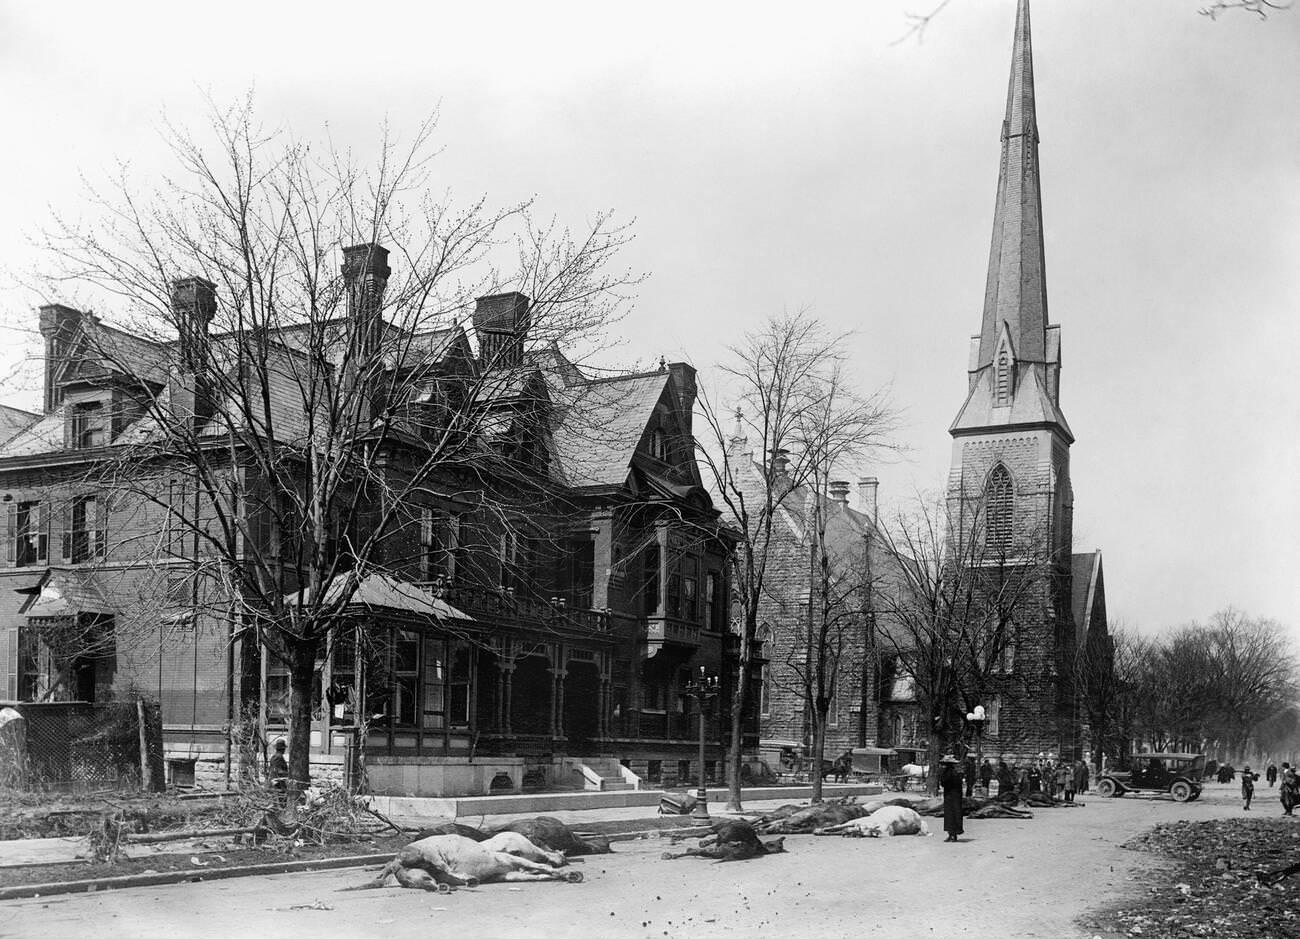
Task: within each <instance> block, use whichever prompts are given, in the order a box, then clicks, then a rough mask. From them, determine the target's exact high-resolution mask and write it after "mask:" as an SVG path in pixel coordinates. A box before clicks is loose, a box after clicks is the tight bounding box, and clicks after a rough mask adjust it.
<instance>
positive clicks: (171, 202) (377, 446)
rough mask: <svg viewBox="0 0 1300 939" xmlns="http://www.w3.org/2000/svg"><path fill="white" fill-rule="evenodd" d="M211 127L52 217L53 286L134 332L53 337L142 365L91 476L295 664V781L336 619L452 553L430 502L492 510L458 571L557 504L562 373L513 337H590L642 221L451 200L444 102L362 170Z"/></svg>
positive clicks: (323, 154) (585, 340) (241, 631)
mask: <svg viewBox="0 0 1300 939" xmlns="http://www.w3.org/2000/svg"><path fill="white" fill-rule="evenodd" d="M209 130H210V132H211V138H212V142H211V143H208V142H201V141H200V140H199V139H196V138H195V137H193V136H191V135H190V134H189V133H187V132H185V131H183V130H178V129H174V128H173V129H172V131H173V133H172V137H171V143H172V146H173V150H174V155H175V157H176V162H177V164H178V172H177V176H176V177H175V178H173V179H169V180H167V181H166V183H165V185H163V186H160V187H157V189H156V190H155V191H153V192H147V191H142V190H140V189H139V188H137V187H135V186H134V185H132V184H131V183H130V182H129V181H128V180H126V179H125V178H124V179H122V180H120V181H119V182H118V184H117V185H116V186H115V188H114V190H113V191H112V192H111V193H110V194H108V195H102V194H99V193H95V194H94V205H95V206H96V207H97V208H98V209H99V210H100V211H99V214H98V216H97V217H96V218H93V219H92V220H91V221H90V222H86V223H81V222H74V221H65V220H61V219H60V220H57V221H56V223H55V224H54V226H53V228H52V230H51V231H50V232H49V235H48V238H47V247H48V248H49V250H50V253H51V256H52V258H53V259H54V261H55V262H56V264H55V268H54V269H53V270H52V272H51V276H50V285H51V288H52V289H54V290H59V291H64V290H70V289H75V288H83V289H84V288H88V289H91V290H93V291H95V292H96V293H97V295H99V296H101V297H106V298H108V299H109V300H110V301H111V302H112V303H113V307H114V310H115V311H116V319H117V320H118V322H119V323H120V325H121V326H122V327H123V328H122V329H118V328H114V327H110V326H106V325H104V324H102V323H100V322H99V320H98V319H96V318H95V317H90V316H88V317H82V320H81V321H80V322H79V323H78V324H76V325H75V327H71V328H70V329H69V331H68V333H67V335H66V336H64V337H63V338H62V339H61V341H63V342H65V343H66V344H67V346H68V350H69V351H70V352H73V353H75V354H78V355H81V356H83V357H85V356H91V357H94V358H96V359H98V360H99V361H101V362H102V363H104V366H105V369H106V371H107V372H109V373H112V374H114V375H119V376H120V375H126V376H128V378H133V379H135V381H134V387H135V391H134V392H133V393H131V394H129V395H123V396H121V397H120V399H115V401H118V404H117V405H115V406H116V407H119V408H120V409H122V411H123V412H124V415H123V416H124V417H130V418H131V419H132V426H135V427H145V428H146V431H141V432H140V433H137V434H135V435H134V436H131V437H128V438H118V437H114V438H113V442H114V444H115V446H113V447H112V448H111V450H109V451H107V452H106V453H105V454H104V456H103V458H102V459H101V460H99V462H98V463H97V464H96V465H95V466H94V468H93V470H92V473H91V476H92V477H93V480H94V481H95V483H96V484H97V485H100V486H112V487H114V488H116V489H117V490H118V491H121V492H127V493H130V495H131V497H132V498H134V499H136V500H140V501H142V502H143V503H145V504H147V505H149V506H150V507H151V508H152V509H153V510H154V511H155V513H156V515H157V517H158V518H159V519H160V520H161V523H162V526H163V527H164V528H165V529H168V530H176V531H178V532H179V533H180V538H181V540H182V541H185V542H187V543H186V544H185V545H184V546H183V547H182V548H180V549H179V552H178V553H179V556H182V557H185V558H186V559H188V562H189V563H190V564H191V565H192V566H193V568H194V576H195V577H196V578H201V579H203V580H205V582H206V583H207V584H208V585H209V588H208V589H209V590H210V598H211V599H210V602H216V598H217V597H220V598H221V601H220V602H222V603H224V604H226V605H228V608H229V609H228V613H229V621H230V622H231V623H233V624H236V625H235V626H234V627H233V632H232V635H231V637H230V638H231V641H235V640H244V642H245V646H246V647H248V648H255V649H260V648H266V649H267V650H268V651H269V652H270V654H271V655H272V656H273V657H274V658H275V659H276V660H277V661H279V662H281V663H283V664H284V666H285V667H286V668H287V670H288V686H289V699H290V700H289V721H288V724H289V744H290V760H291V762H290V775H291V777H292V778H293V779H295V780H299V781H306V780H307V779H309V751H310V747H309V739H310V721H311V717H312V705H313V700H312V698H313V683H314V680H315V672H316V669H317V663H318V662H319V661H320V660H321V659H322V658H323V657H325V656H326V655H327V654H330V653H332V652H333V651H334V650H335V646H336V645H337V644H340V643H345V642H346V641H347V640H348V639H349V638H350V637H351V636H353V635H358V636H359V634H354V633H353V631H352V628H351V626H350V625H349V624H351V623H353V622H354V621H355V619H354V618H349V616H348V615H347V614H348V611H349V608H350V605H351V603H352V600H353V597H354V594H355V592H356V590H357V589H358V586H359V585H360V584H361V583H362V582H363V581H364V580H365V578H366V577H367V576H368V575H370V574H373V573H377V572H378V573H383V572H393V573H408V574H409V572H410V571H411V570H413V569H414V568H416V567H418V566H419V564H420V563H421V562H422V561H424V560H426V559H427V558H428V557H429V556H431V555H432V554H434V553H436V552H437V551H438V550H440V549H445V548H446V545H445V544H444V545H442V546H441V548H440V545H439V544H438V543H437V537H438V535H437V532H436V531H435V530H434V529H435V527H436V525H437V516H438V510H439V509H440V507H445V506H447V505H450V504H459V505H465V506H473V507H476V508H479V509H481V510H482V511H483V513H485V514H486V515H488V516H489V517H490V518H491V519H493V520H494V521H495V526H493V525H491V524H488V525H485V527H486V528H492V529H493V531H482V532H479V533H478V535H477V537H476V538H465V537H463V538H462V545H463V546H464V548H465V550H464V551H463V555H464V561H463V563H469V564H474V563H489V561H490V560H492V559H496V558H498V557H499V556H500V555H502V554H503V553H504V552H503V551H502V550H501V549H499V547H498V545H497V534H504V535H505V536H509V537H517V536H519V535H520V534H521V533H523V534H526V533H527V528H526V524H525V521H524V519H526V518H527V517H529V516H530V515H532V514H534V513H535V512H536V511H538V509H537V507H538V506H539V505H541V506H543V508H542V510H541V511H542V512H544V506H545V499H546V497H547V491H546V490H547V486H548V473H547V458H546V453H545V445H544V433H543V428H542V427H541V426H540V424H539V422H540V421H541V420H542V419H543V415H542V414H541V413H540V411H541V410H542V409H544V408H546V407H550V406H553V405H556V401H555V400H554V399H555V398H556V397H563V393H564V392H563V388H564V384H563V382H562V381H557V382H556V383H555V384H553V385H545V384H543V385H542V386H540V387H539V386H537V385H536V384H535V383H533V384H530V380H529V379H528V377H527V375H526V374H525V373H524V372H523V371H522V370H521V369H520V368H519V365H520V362H521V357H522V355H523V352H524V346H525V344H526V345H527V347H528V348H529V349H539V350H546V349H549V348H551V347H552V346H554V345H555V344H558V343H565V344H567V345H569V346H570V347H573V346H577V347H579V348H582V347H584V346H585V347H587V348H590V345H591V343H592V341H593V340H594V339H596V338H598V337H599V335H600V333H601V330H602V328H603V327H604V326H605V325H606V324H607V323H608V322H609V320H610V318H611V316H612V315H614V314H615V313H616V311H617V307H618V304H619V302H620V300H621V296H620V291H621V288H623V287H624V286H625V285H627V284H628V283H630V282H631V280H632V278H630V277H628V276H627V275H626V274H623V273H617V272H613V271H612V270H611V262H612V261H613V259H614V257H615V255H616V254H617V252H618V249H619V248H620V246H621V245H622V244H623V243H624V242H625V240H626V237H627V231H626V229H625V228H622V227H619V226H616V225H612V224H611V222H610V219H609V217H608V216H606V215H602V216H598V217H597V218H596V220H595V221H594V222H593V223H592V225H591V227H590V229H589V230H587V231H586V232H585V233H582V234H580V235H577V236H576V237H575V236H574V235H572V234H571V233H570V232H568V231H566V230H563V229H559V228H558V227H556V226H555V225H553V224H538V223H537V222H536V221H535V220H534V219H533V217H532V215H531V213H530V207H529V206H528V205H527V204H516V205H511V206H507V207H506V208H503V209H492V208H489V207H488V205H487V202H486V200H485V199H482V198H480V199H478V200H474V201H471V202H470V203H468V204H466V205H457V204H456V203H454V202H453V201H452V200H451V199H450V198H449V197H447V196H444V195H440V194H439V193H441V192H443V191H444V187H443V186H441V185H440V184H438V183H437V181H436V179H435V175H434V162H433V160H432V157H433V155H434V149H433V146H432V142H433V133H434V123H433V122H432V121H429V122H426V123H424V124H422V125H420V126H419V127H418V128H416V129H415V132H414V134H413V135H412V137H411V138H410V140H409V141H408V142H406V143H405V144H401V143H399V142H398V141H397V140H396V139H395V138H394V137H393V136H392V135H391V134H389V133H388V132H385V135H384V138H383V140H382V142H381V146H380V148H379V152H378V156H377V158H376V159H375V160H374V162H373V163H372V164H370V165H365V166H362V165H358V164H357V163H355V162H354V161H353V160H352V159H351V158H350V157H349V156H348V155H347V154H346V153H344V152H341V151H339V150H337V149H334V148H332V147H328V146H327V147H325V148H323V149H317V148H316V147H314V146H313V145H312V144H311V143H310V142H308V141H306V140H303V139H299V138H297V137H294V136H292V135H289V134H287V133H285V132H265V131H264V130H263V129H262V128H260V127H259V126H258V125H257V123H256V121H255V119H254V116H253V111H252V108H251V106H250V105H247V104H245V105H243V106H240V107H236V108H233V109H231V110H229V111H226V112H224V113H217V114H215V115H214V117H213V120H212V122H211V126H210V128H209ZM384 245H388V246H392V248H393V250H394V251H395V252H396V255H395V256H394V257H393V262H394V263H393V265H392V267H390V265H389V250H388V249H386V248H385V247H383V246H384ZM340 255H341V259H342V276H339V273H338V271H339V260H340ZM503 256H506V260H502V258H503ZM505 290H512V291H517V292H519V293H520V294H522V293H524V292H526V293H527V295H528V297H530V298H531V303H527V304H526V306H523V305H520V303H521V302H522V301H519V302H517V300H516V299H514V298H515V296H516V295H515V294H502V291H505ZM485 295H492V296H494V297H495V298H496V299H498V300H499V301H500V302H499V304H498V306H499V307H500V308H499V309H496V310H493V311H490V312H491V314H492V322H491V323H489V324H488V325H489V326H490V328H489V329H487V330H486V331H485V330H483V329H480V330H479V331H478V340H479V348H478V352H477V355H476V354H475V352H474V349H473V348H472V346H471V344H470V340H469V336H468V331H467V329H466V325H467V322H468V320H469V318H470V312H471V310H472V309H473V302H474V301H473V298H475V297H481V296H485ZM480 325H481V324H480ZM140 418H147V420H144V421H143V422H142V421H140V420H139V419H140ZM114 419H116V415H115V416H114ZM118 423H119V424H122V425H125V424H126V423H127V421H125V420H124V421H120V422H118ZM114 426H118V425H117V424H115V425H114ZM489 479H490V480H492V482H493V491H494V494H495V499H494V502H493V504H491V505H488V504H486V503H485V501H484V500H483V498H482V492H483V490H484V483H485V480H489ZM431 516H432V517H433V519H434V520H433V521H432V522H431V520H430V519H431ZM462 534H463V535H464V534H468V533H462ZM493 562H495V561H493ZM373 651H374V650H370V651H367V650H366V649H364V648H357V649H356V650H355V652H354V654H355V655H357V656H365V655H369V654H372V653H373ZM380 651H381V652H382V649H381V650H380ZM364 705H365V702H364V701H362V702H357V707H358V711H360V710H361V709H363V708H364Z"/></svg>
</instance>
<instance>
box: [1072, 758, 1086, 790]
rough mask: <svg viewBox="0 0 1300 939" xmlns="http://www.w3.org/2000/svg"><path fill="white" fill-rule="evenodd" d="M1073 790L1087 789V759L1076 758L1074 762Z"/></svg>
mask: <svg viewBox="0 0 1300 939" xmlns="http://www.w3.org/2000/svg"><path fill="white" fill-rule="evenodd" d="M1074 791H1075V792H1087V791H1088V761H1087V760H1077V761H1075V764H1074Z"/></svg>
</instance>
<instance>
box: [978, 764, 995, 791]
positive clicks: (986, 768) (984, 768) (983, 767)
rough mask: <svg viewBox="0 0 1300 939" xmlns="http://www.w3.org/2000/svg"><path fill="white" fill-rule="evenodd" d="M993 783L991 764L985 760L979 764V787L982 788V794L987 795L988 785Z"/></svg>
mask: <svg viewBox="0 0 1300 939" xmlns="http://www.w3.org/2000/svg"><path fill="white" fill-rule="evenodd" d="M992 781H993V764H992V763H990V762H989V761H988V760H985V761H984V762H983V763H981V764H980V785H981V786H983V787H984V794H985V795H988V794H989V783H991V782H992Z"/></svg>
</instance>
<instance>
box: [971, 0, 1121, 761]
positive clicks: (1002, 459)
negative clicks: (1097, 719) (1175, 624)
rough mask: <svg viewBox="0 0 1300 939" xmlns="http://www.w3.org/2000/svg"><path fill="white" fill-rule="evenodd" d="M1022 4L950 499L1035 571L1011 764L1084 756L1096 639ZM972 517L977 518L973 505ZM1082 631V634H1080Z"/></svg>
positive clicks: (1101, 593) (1012, 719)
mask: <svg viewBox="0 0 1300 939" xmlns="http://www.w3.org/2000/svg"><path fill="white" fill-rule="evenodd" d="M1038 142H1039V134H1038V121H1037V115H1036V101H1035V96H1034V66H1033V53H1032V49H1031V39H1030V21H1029V2H1028V0H1020V3H1019V5H1018V10H1017V17H1016V31H1015V41H1014V46H1013V51H1012V63H1011V80H1010V87H1009V89H1008V93H1007V109H1006V118H1005V120H1004V121H1003V124H1002V159H1001V165H1000V168H999V172H998V186H997V200H996V204H995V209H994V218H993V237H992V244H991V247H990V251H989V268H988V281H987V285H986V287H985V292H984V312H983V318H982V320H981V323H980V331H979V333H978V334H977V335H975V336H973V337H972V338H971V347H970V361H969V365H968V379H969V384H968V393H967V396H966V400H965V402H963V404H962V406H961V409H960V411H959V412H958V414H957V418H956V419H955V420H954V421H953V423H952V426H951V427H950V428H949V433H950V434H951V435H952V439H953V444H952V467H951V471H950V474H949V478H948V496H949V502H950V507H951V508H952V512H951V514H952V517H953V518H955V519H958V520H959V521H958V524H960V525H963V526H976V527H977V528H978V529H979V530H976V531H967V532H963V534H964V535H966V536H969V537H971V538H982V539H983V540H984V542H985V545H986V546H987V547H989V548H991V549H994V550H1000V551H1002V552H1003V553H1004V554H1005V553H1007V552H1010V553H1011V554H1013V555H1014V554H1016V553H1018V552H1023V553H1024V554H1025V555H1027V557H1026V561H1025V563H1027V564H1035V565H1040V566H1041V576H1038V577H1036V578H1035V579H1036V582H1037V587H1036V591H1035V595H1034V596H1033V597H1032V598H1031V599H1030V601H1029V602H1027V603H1025V604H1023V605H1022V606H1021V607H1020V609H1019V610H1018V611H1017V614H1016V622H1015V624H1014V640H1013V643H1012V647H1011V648H1010V649H1008V655H1007V656H1006V661H1007V664H1008V667H1007V668H1006V669H1004V673H1005V674H1004V675H1003V678H1002V680H1001V682H1000V685H1001V687H1000V693H999V694H997V695H995V696H994V697H993V698H992V700H990V701H989V702H987V703H986V708H987V709H988V712H989V719H988V723H987V725H986V726H985V728H984V731H985V746H984V750H985V753H986V754H987V753H993V754H996V753H998V752H1002V753H1004V754H1005V755H1006V756H1007V757H1009V758H1022V757H1031V756H1036V755H1037V754H1038V753H1043V752H1046V753H1056V754H1059V755H1060V756H1062V757H1066V756H1068V757H1077V756H1079V755H1081V754H1082V753H1086V752H1087V749H1088V739H1087V737H1088V731H1087V727H1086V712H1085V710H1084V708H1083V702H1082V701H1081V699H1080V697H1081V689H1079V688H1078V687H1077V683H1076V681H1075V679H1074V672H1075V667H1074V666H1075V661H1076V657H1077V655H1078V654H1079V652H1080V651H1081V650H1083V649H1084V648H1086V647H1087V643H1088V642H1089V641H1090V639H1091V641H1093V642H1097V641H1098V640H1099V639H1102V640H1104V637H1105V635H1106V597H1105V585H1104V581H1103V578H1102V568H1101V552H1099V551H1095V552H1087V553H1075V550H1074V543H1073V533H1072V517H1073V512H1074V490H1073V488H1072V486H1071V482H1070V446H1071V445H1072V444H1073V443H1074V434H1073V432H1072V431H1071V430H1070V425H1069V423H1068V422H1067V421H1066V418H1065V413H1064V411H1063V410H1062V406H1061V328H1060V326H1059V325H1057V324H1054V323H1052V322H1050V320H1049V317H1048V304H1047V279H1046V267H1045V262H1044V249H1043V208H1042V191H1041V185H1040V179H1039V163H1038ZM975 506H978V507H979V509H978V511H976V510H973V507H975ZM1092 631H1096V632H1093V634H1092V635H1091V637H1090V635H1089V634H1090V632H1092Z"/></svg>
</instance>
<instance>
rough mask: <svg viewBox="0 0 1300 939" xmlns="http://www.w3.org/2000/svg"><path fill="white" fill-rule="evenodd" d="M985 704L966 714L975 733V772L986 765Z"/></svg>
mask: <svg viewBox="0 0 1300 939" xmlns="http://www.w3.org/2000/svg"><path fill="white" fill-rule="evenodd" d="M984 720H985V717H984V705H982V704H977V705H975V710H973V711H971V712H970V713H968V714H967V715H966V723H967V724H969V725H970V727H971V730H972V731H973V732H974V735H975V772H976V773H978V772H979V771H980V767H981V766H983V765H984V763H983V760H984V746H983V741H984ZM985 795H987V793H985Z"/></svg>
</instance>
